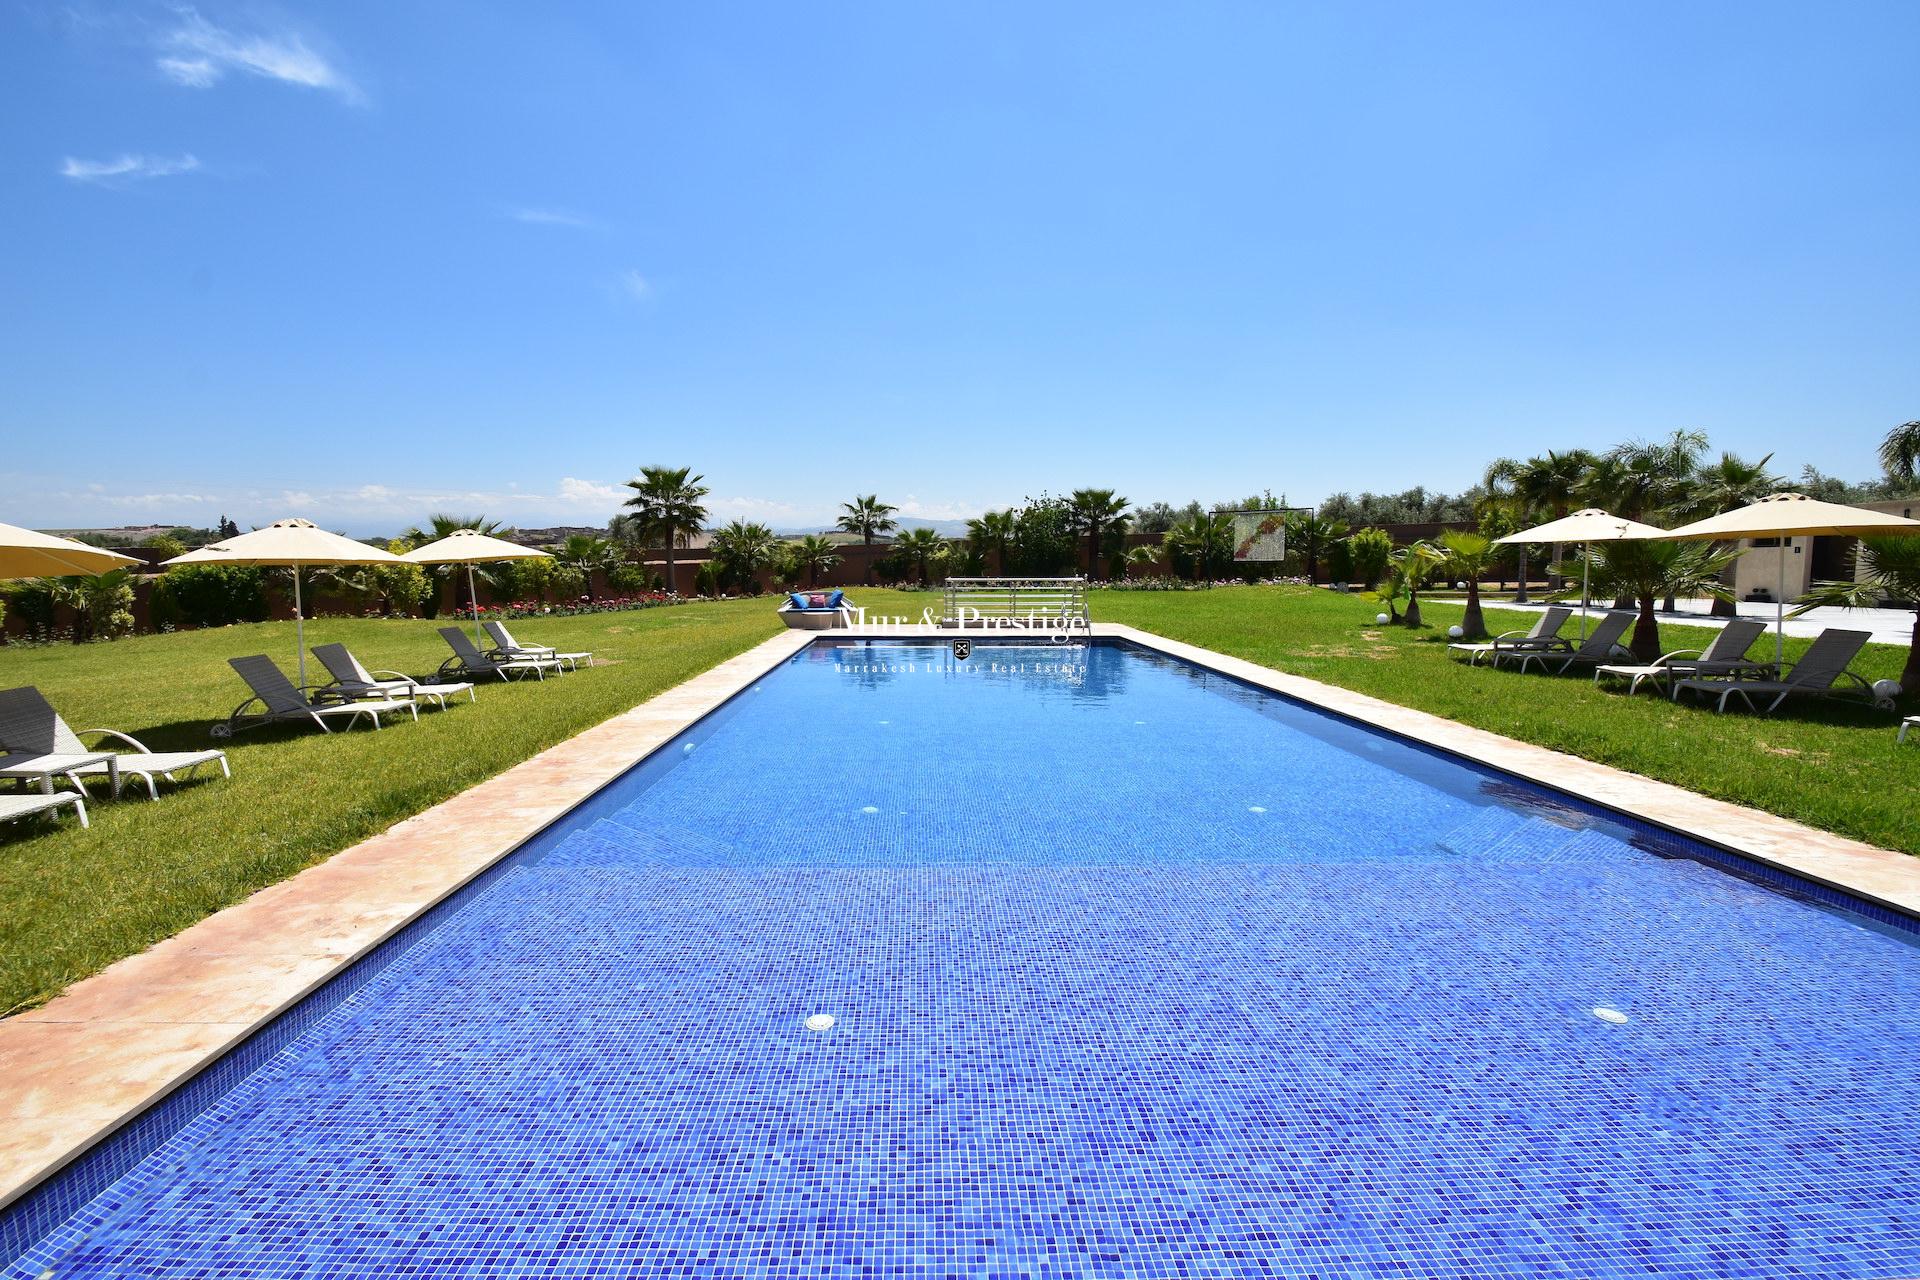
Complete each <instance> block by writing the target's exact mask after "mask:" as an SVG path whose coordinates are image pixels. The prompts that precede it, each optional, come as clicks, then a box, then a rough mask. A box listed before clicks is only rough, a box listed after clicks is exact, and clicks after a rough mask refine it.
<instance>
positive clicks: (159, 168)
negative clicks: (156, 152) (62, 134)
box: [60, 153, 200, 182]
mask: <svg viewBox="0 0 1920 1280" xmlns="http://www.w3.org/2000/svg"><path fill="white" fill-rule="evenodd" d="M199 167H200V161H199V160H198V159H197V158H195V157H194V156H192V155H181V156H139V155H133V154H132V153H127V154H123V155H120V156H116V157H115V158H114V159H112V160H79V159H76V158H74V157H73V156H68V157H67V158H66V160H65V161H64V162H63V163H62V164H61V166H60V176H61V177H64V178H71V179H72V180H73V181H75V182H112V181H114V180H115V179H119V178H126V179H134V178H165V177H170V176H172V175H173V174H176V173H192V172H193V171H194V170H195V169H198V168H199Z"/></svg>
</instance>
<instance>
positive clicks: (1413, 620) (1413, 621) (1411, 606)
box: [1405, 594, 1420, 627]
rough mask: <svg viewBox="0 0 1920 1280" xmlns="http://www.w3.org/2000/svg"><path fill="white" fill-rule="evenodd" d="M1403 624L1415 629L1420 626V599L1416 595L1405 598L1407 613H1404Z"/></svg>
mask: <svg viewBox="0 0 1920 1280" xmlns="http://www.w3.org/2000/svg"><path fill="white" fill-rule="evenodd" d="M1405 622H1406V624H1407V625H1408V626H1410V627H1417V626H1419V625H1420V597H1419V595H1417V594H1415V595H1410V596H1408V597H1407V612H1406V617H1405Z"/></svg>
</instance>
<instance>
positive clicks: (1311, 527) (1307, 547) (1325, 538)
mask: <svg viewBox="0 0 1920 1280" xmlns="http://www.w3.org/2000/svg"><path fill="white" fill-rule="evenodd" d="M1346 536H1347V523H1346V521H1344V520H1322V519H1321V518H1320V517H1318V516H1316V515H1314V514H1313V513H1312V512H1310V511H1295V512H1292V513H1290V514H1289V515H1288V516H1287V543H1288V547H1289V549H1290V550H1291V549H1297V550H1298V551H1299V552H1300V555H1301V556H1302V557H1303V558H1304V559H1305V560H1306V562H1307V585H1308V586H1314V585H1315V584H1317V583H1318V582H1319V580H1320V557H1321V556H1323V555H1325V554H1326V550H1327V548H1328V547H1329V546H1330V545H1332V544H1333V543H1336V542H1338V541H1340V539H1342V538H1344V537H1346Z"/></svg>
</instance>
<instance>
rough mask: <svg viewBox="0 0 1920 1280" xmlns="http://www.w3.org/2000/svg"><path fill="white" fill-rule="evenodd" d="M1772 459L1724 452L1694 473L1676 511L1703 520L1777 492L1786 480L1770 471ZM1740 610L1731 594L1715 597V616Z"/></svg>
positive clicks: (1733, 613) (1684, 516)
mask: <svg viewBox="0 0 1920 1280" xmlns="http://www.w3.org/2000/svg"><path fill="white" fill-rule="evenodd" d="M1772 461H1773V455H1772V454H1768V455H1767V456H1766V457H1764V458H1762V459H1760V461H1758V462H1747V461H1745V460H1744V459H1742V458H1740V457H1739V456H1738V455H1736V454H1732V453H1722V454H1721V455H1720V460H1719V461H1718V462H1715V463H1713V464H1711V465H1709V466H1705V467H1702V468H1701V469H1700V470H1699V471H1698V472H1697V473H1696V474H1695V475H1694V478H1693V484H1692V486H1691V487H1690V489H1689V490H1688V493H1687V498H1686V502H1685V503H1684V504H1683V505H1682V506H1681V507H1680V509H1679V511H1678V512H1677V514H1678V515H1680V516H1681V517H1682V518H1684V519H1686V520H1689V521H1692V520H1704V519H1705V518H1706V517H1708V516H1717V515H1719V514H1721V513H1722V512H1726V511H1733V510H1736V509H1738V508H1740V507H1744V506H1748V505H1750V504H1752V503H1755V502H1758V501H1760V499H1762V498H1764V497H1766V496H1767V495H1768V494H1770V493H1775V492H1778V491H1779V489H1780V486H1781V485H1783V484H1785V483H1786V481H1785V480H1783V479H1782V478H1781V477H1779V476H1777V475H1774V474H1773V473H1772V472H1771V471H1768V470H1767V464H1768V463H1769V462H1772ZM1738 612H1739V611H1738V610H1737V609H1735V608H1734V603H1733V597H1732V595H1724V596H1715V597H1714V598H1713V616H1714V617H1716V618H1731V617H1734V616H1736V615H1737V614H1738Z"/></svg>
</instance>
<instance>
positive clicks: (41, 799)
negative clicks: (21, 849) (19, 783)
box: [0, 791, 87, 827]
mask: <svg viewBox="0 0 1920 1280" xmlns="http://www.w3.org/2000/svg"><path fill="white" fill-rule="evenodd" d="M69 804H70V805H72V806H73V811H74V812H75V813H76V814H78V815H79V816H80V825H81V826H83V827H84V826H86V825H87V802H86V801H85V800H84V799H82V798H81V796H80V794H79V793H78V792H75V791H56V792H54V793H53V794H52V795H46V794H43V793H41V792H37V791H36V792H33V793H32V794H29V795H0V819H11V818H26V817H30V816H32V815H33V814H36V813H49V812H51V811H53V810H55V809H58V808H60V807H62V806H63V805H69Z"/></svg>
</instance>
